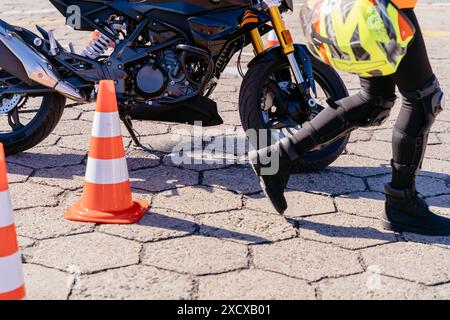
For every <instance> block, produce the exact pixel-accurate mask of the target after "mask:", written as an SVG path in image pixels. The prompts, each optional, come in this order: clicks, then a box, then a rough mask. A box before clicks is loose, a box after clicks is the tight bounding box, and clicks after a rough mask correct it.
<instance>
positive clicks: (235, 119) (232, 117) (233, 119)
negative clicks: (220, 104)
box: [220, 111, 241, 126]
mask: <svg viewBox="0 0 450 320" xmlns="http://www.w3.org/2000/svg"><path fill="white" fill-rule="evenodd" d="M220 116H221V117H222V119H223V123H225V124H228V125H233V126H240V125H241V118H240V117H239V112H236V111H230V112H222V113H221V114H220Z"/></svg>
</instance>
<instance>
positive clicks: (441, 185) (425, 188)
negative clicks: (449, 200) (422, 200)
mask: <svg viewBox="0 0 450 320" xmlns="http://www.w3.org/2000/svg"><path fill="white" fill-rule="evenodd" d="M390 181H391V176H390V175H386V176H380V177H373V178H368V179H367V182H368V184H369V188H370V190H373V191H378V192H384V185H385V184H386V183H388V182H390ZM417 190H418V191H419V192H420V193H422V194H423V195H424V196H426V197H430V196H435V195H441V194H443V193H450V186H449V185H448V184H447V183H446V181H445V180H441V179H436V178H431V177H425V176H419V177H417Z"/></svg>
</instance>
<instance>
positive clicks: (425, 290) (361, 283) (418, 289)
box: [318, 269, 450, 300]
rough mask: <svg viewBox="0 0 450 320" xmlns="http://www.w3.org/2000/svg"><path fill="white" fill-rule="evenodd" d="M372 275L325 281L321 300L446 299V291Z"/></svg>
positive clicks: (376, 274)
mask: <svg viewBox="0 0 450 320" xmlns="http://www.w3.org/2000/svg"><path fill="white" fill-rule="evenodd" d="M376 270H377V269H375V270H374V271H369V272H367V273H363V274H358V275H353V276H348V277H344V278H339V279H325V280H323V281H321V282H320V284H319V286H318V288H319V292H320V296H321V298H322V299H324V300H437V299H448V297H449V296H450V291H449V290H448V288H446V287H440V286H438V287H427V286H424V285H420V284H417V283H413V282H409V281H405V280H401V279H395V278H391V277H385V276H383V275H380V274H378V273H377V272H376Z"/></svg>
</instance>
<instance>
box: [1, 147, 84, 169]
mask: <svg viewBox="0 0 450 320" xmlns="http://www.w3.org/2000/svg"><path fill="white" fill-rule="evenodd" d="M85 155H86V153H82V152H79V151H70V150H67V149H63V148H58V147H39V148H34V149H32V150H31V151H26V152H23V153H20V154H16V155H13V156H10V157H8V162H10V163H15V164H21V165H24V166H27V167H31V168H34V169H43V168H55V167H64V166H70V165H77V164H81V163H82V162H83V159H84V158H85Z"/></svg>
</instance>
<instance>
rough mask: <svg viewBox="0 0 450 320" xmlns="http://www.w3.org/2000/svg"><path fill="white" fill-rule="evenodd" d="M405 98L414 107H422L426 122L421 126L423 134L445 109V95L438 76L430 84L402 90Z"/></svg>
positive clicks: (426, 132)
mask: <svg viewBox="0 0 450 320" xmlns="http://www.w3.org/2000/svg"><path fill="white" fill-rule="evenodd" d="M402 95H403V99H404V100H405V102H406V103H408V104H410V105H412V106H413V107H421V108H422V110H423V113H424V114H425V119H426V123H425V124H424V126H423V128H421V133H422V134H428V133H429V131H430V129H431V126H432V125H433V123H434V121H435V120H436V118H437V116H438V115H439V113H441V112H442V110H444V105H445V95H444V92H442V89H441V87H440V85H439V81H438V80H437V78H436V77H433V80H432V81H431V83H430V84H427V85H426V86H425V87H424V88H422V89H420V90H417V91H414V92H402Z"/></svg>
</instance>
